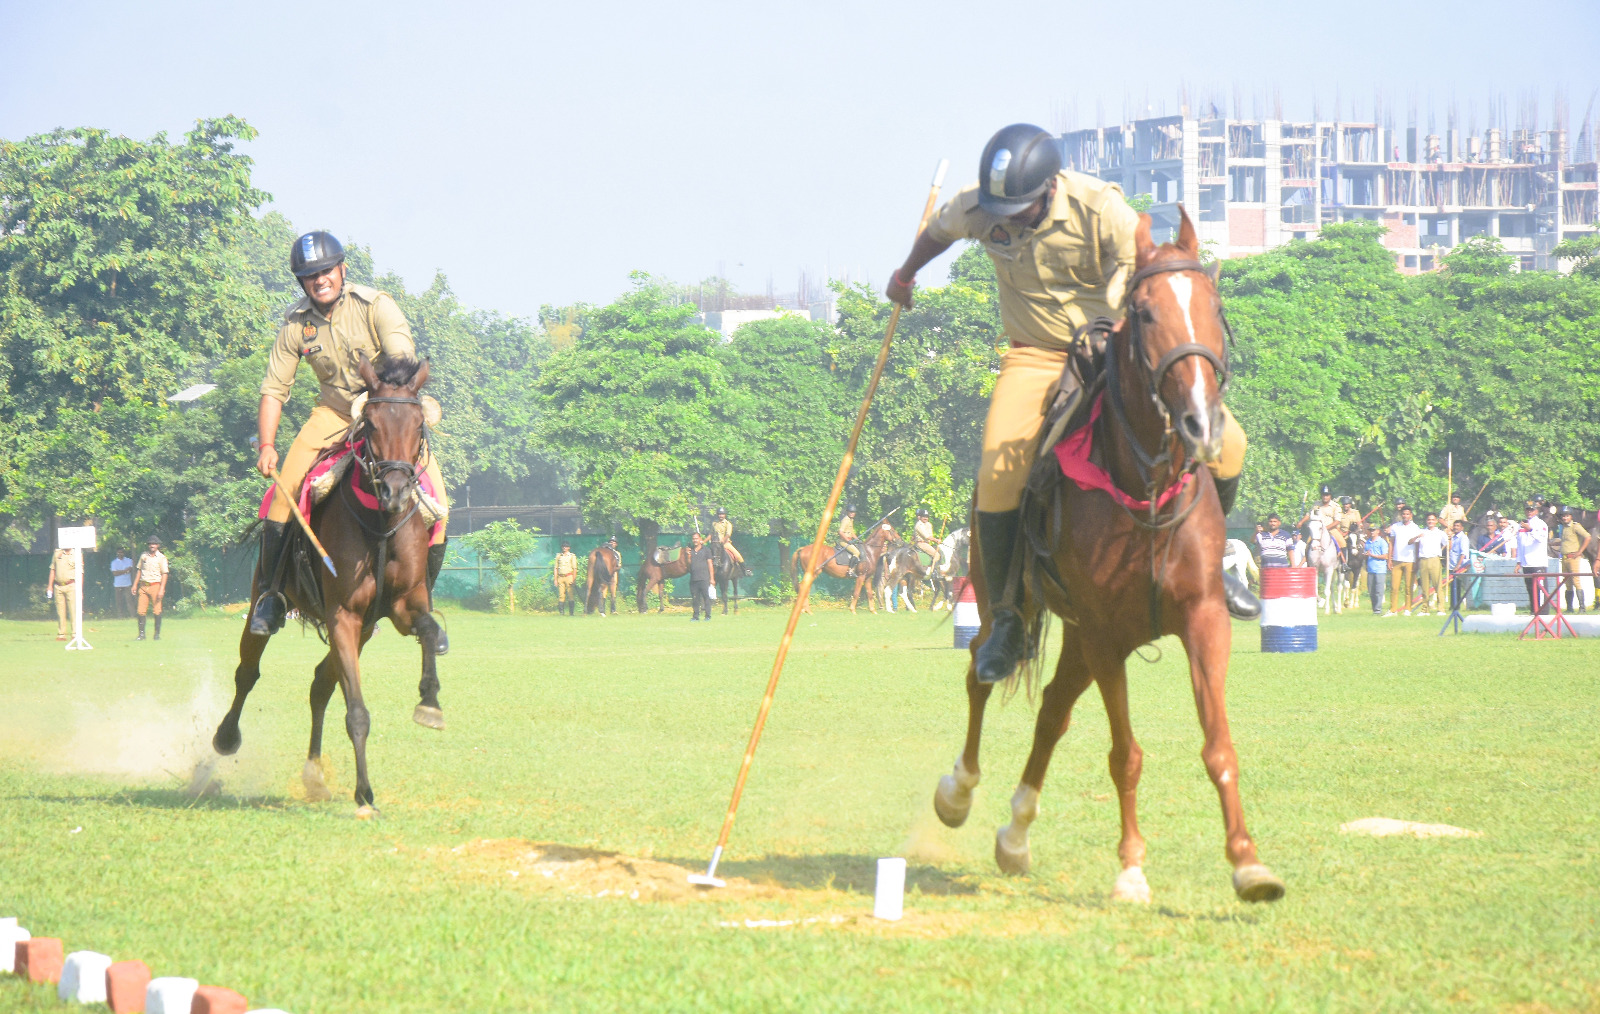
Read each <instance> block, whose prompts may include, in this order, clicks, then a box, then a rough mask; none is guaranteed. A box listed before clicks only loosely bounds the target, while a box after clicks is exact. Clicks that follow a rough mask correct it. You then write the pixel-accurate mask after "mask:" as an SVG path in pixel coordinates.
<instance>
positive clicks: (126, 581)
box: [111, 549, 133, 619]
mask: <svg viewBox="0 0 1600 1014" xmlns="http://www.w3.org/2000/svg"><path fill="white" fill-rule="evenodd" d="M111 595H112V599H113V601H112V606H113V607H114V608H115V610H116V613H117V618H118V619H127V618H128V617H130V616H132V615H133V557H131V556H129V555H128V551H127V550H126V549H119V550H117V558H116V559H115V560H112V561H111Z"/></svg>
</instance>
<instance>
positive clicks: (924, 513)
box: [917, 507, 933, 518]
mask: <svg viewBox="0 0 1600 1014" xmlns="http://www.w3.org/2000/svg"><path fill="white" fill-rule="evenodd" d="M932 516H933V515H931V514H929V513H928V508H926V507H918V508H917V517H919V518H928V517H932Z"/></svg>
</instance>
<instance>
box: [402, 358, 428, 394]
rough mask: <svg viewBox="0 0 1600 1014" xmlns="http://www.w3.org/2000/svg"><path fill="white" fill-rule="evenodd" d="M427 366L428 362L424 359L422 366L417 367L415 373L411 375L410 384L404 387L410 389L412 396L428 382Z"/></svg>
mask: <svg viewBox="0 0 1600 1014" xmlns="http://www.w3.org/2000/svg"><path fill="white" fill-rule="evenodd" d="M428 365H429V360H427V359H424V360H423V361H422V365H421V366H418V367H417V372H415V373H413V374H412V375H411V383H409V384H407V385H406V386H407V387H408V388H410V389H411V393H412V394H415V393H417V392H418V391H420V390H422V385H423V384H426V383H427V382H428Z"/></svg>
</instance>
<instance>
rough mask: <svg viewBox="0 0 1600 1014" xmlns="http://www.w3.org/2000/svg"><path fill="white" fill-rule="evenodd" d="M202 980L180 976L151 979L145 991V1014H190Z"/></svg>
mask: <svg viewBox="0 0 1600 1014" xmlns="http://www.w3.org/2000/svg"><path fill="white" fill-rule="evenodd" d="M199 988H200V980H198V979H184V978H181V977H179V976H175V975H174V976H163V977H162V978H160V979H151V980H150V985H148V986H146V987H145V990H144V1014H189V1009H190V1008H191V1007H193V1006H194V991H195V990H197V989H199Z"/></svg>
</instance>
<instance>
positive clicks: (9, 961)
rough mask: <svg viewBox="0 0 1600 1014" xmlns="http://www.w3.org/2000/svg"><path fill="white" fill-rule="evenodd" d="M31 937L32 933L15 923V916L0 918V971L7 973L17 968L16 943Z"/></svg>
mask: <svg viewBox="0 0 1600 1014" xmlns="http://www.w3.org/2000/svg"><path fill="white" fill-rule="evenodd" d="M31 939H33V934H32V933H29V932H28V931H27V930H26V929H24V928H23V927H21V926H18V925H17V920H16V918H15V917H11V916H8V917H6V918H5V919H0V972H4V973H6V974H7V975H10V974H12V973H13V972H15V971H16V970H17V944H18V942H20V941H23V940H31Z"/></svg>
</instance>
